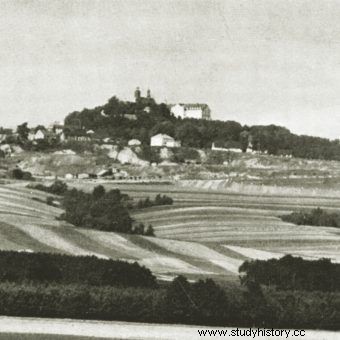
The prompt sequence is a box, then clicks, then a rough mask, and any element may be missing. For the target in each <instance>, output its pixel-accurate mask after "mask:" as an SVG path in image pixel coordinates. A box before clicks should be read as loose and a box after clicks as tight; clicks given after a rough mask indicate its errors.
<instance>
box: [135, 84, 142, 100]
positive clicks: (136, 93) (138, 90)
mask: <svg viewBox="0 0 340 340" xmlns="http://www.w3.org/2000/svg"><path fill="white" fill-rule="evenodd" d="M140 98H141V93H140V89H139V87H137V88H136V91H135V102H136V103H137V102H139V101H140Z"/></svg>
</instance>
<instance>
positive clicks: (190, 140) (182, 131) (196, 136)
mask: <svg viewBox="0 0 340 340" xmlns="http://www.w3.org/2000/svg"><path fill="white" fill-rule="evenodd" d="M175 136H176V139H179V140H180V141H181V142H182V145H183V146H189V147H195V146H196V147H197V146H200V140H201V133H200V131H199V130H198V128H197V127H196V125H195V124H194V123H193V122H186V123H184V124H183V125H182V126H179V127H178V128H177V129H176V132H175Z"/></svg>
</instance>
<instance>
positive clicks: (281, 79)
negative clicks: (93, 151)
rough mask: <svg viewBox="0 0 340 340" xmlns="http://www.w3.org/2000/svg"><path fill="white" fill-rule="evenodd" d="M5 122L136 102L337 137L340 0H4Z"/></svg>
mask: <svg viewBox="0 0 340 340" xmlns="http://www.w3.org/2000/svg"><path fill="white" fill-rule="evenodd" d="M0 13H1V16H0V126H16V125H18V124H19V123H22V122H25V121H28V122H29V124H30V125H34V124H38V123H43V124H48V123H51V122H53V121H62V120H63V118H64V117H65V116H66V115H67V114H68V113H70V112H73V111H79V110H82V109H83V108H85V107H87V108H92V107H95V106H99V105H103V104H105V103H106V102H107V100H108V99H109V98H110V97H112V96H114V95H116V96H118V97H119V98H121V99H123V100H133V92H134V90H135V88H136V86H140V88H141V90H142V92H143V94H145V93H146V90H147V89H148V88H150V89H151V92H152V95H153V96H154V98H155V99H156V101H158V102H165V101H166V102H167V103H176V102H184V103H185V102H187V103H196V102H198V103H207V104H209V106H210V108H211V110H212V116H213V118H214V119H220V120H236V121H239V122H240V123H242V124H247V125H254V124H277V125H282V126H286V127H287V128H289V129H290V130H291V131H292V132H294V133H297V134H309V135H317V136H322V137H328V138H339V137H340V93H339V88H340V87H339V84H340V20H339V15H340V1H334V0H333V1H327V0H323V1H313V0H310V1H304V0H292V1H289V0H270V1H269V0H257V1H255V0H233V1H229V0H204V1H202V0H180V1H176V0H143V1H140V0H123V1H114V0H100V1H99V0H78V1H76V0H65V1H63V0H49V1H45V0H42V1H35V0H22V1H21V0H15V1H13V0H0Z"/></svg>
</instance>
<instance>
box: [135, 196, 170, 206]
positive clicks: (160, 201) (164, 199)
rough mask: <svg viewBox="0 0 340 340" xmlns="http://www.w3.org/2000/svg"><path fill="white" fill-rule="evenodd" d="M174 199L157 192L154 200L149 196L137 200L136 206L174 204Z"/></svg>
mask: <svg viewBox="0 0 340 340" xmlns="http://www.w3.org/2000/svg"><path fill="white" fill-rule="evenodd" d="M173 202H174V201H173V199H172V198H171V197H169V196H167V195H161V194H157V195H156V197H155V199H154V200H152V199H150V198H149V197H147V198H145V199H140V200H139V201H138V202H137V205H136V208H137V209H144V208H150V207H154V206H158V205H172V204H173Z"/></svg>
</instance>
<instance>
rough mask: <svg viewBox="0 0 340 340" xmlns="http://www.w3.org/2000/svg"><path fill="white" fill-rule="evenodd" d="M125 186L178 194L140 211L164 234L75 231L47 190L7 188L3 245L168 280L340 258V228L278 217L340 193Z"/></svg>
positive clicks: (2, 195) (139, 192) (1, 191)
mask: <svg viewBox="0 0 340 340" xmlns="http://www.w3.org/2000/svg"><path fill="white" fill-rule="evenodd" d="M111 187H112V186H111ZM87 188H88V189H90V188H91V186H90V185H87ZM120 189H121V190H122V191H123V192H126V193H128V194H129V195H131V196H132V197H134V198H139V197H146V196H149V197H154V196H155V195H156V194H157V193H162V194H169V195H170V196H171V197H173V198H174V200H175V202H174V205H173V206H163V207H153V208H149V209H143V210H138V211H134V215H133V217H134V218H135V219H136V220H138V221H142V222H144V223H146V224H149V223H151V224H152V225H153V226H154V228H155V231H156V236H157V237H143V236H136V235H124V234H117V233H108V232H101V231H95V230H89V229H82V228H75V227H74V226H72V225H69V224H68V223H66V222H63V221H58V220H57V219H56V217H57V216H59V215H60V214H61V212H62V210H60V209H58V208H55V207H51V206H48V205H47V204H45V203H43V202H39V201H37V199H40V200H42V201H43V200H45V199H46V194H44V193H42V192H39V191H35V190H29V189H26V188H22V187H19V186H13V185H7V186H4V185H2V186H0V249H6V250H16V251H43V252H58V253H65V254H72V255H93V256H97V257H100V258H113V259H122V260H126V261H138V262H139V263H140V264H142V265H145V266H146V267H148V268H150V269H151V270H152V271H153V272H154V273H155V274H156V275H157V276H158V277H160V278H163V279H170V278H172V277H174V276H175V275H178V274H184V275H187V276H188V277H191V276H192V277H197V276H211V277H215V276H219V277H225V278H229V279H232V278H233V277H234V278H235V279H236V278H237V276H236V275H237V273H238V267H239V266H240V264H241V263H242V262H243V261H244V260H246V259H252V258H254V259H255V258H258V259H267V258H271V257H280V256H283V255H284V254H287V253H291V254H295V255H300V256H303V257H306V258H319V257H329V258H331V259H332V260H333V261H336V262H340V246H339V244H340V242H339V241H340V230H336V229H334V228H326V227H311V226H310V227H309V226H306V227H301V226H295V225H292V224H288V223H284V222H282V221H281V219H280V218H279V217H278V216H279V215H280V214H283V213H287V212H289V211H292V210H294V209H298V208H300V207H317V206H323V207H327V208H330V209H333V210H337V209H340V199H337V198H321V199H317V198H313V197H305V198H289V197H256V196H246V195H243V196H242V195H228V194H222V193H216V192H210V191H193V192H189V191H182V190H180V189H176V188H174V187H172V186H161V187H158V186H157V187H152V186H150V185H145V186H142V185H138V186H135V187H131V186H127V187H124V186H123V187H121V188H120ZM34 198H35V199H34Z"/></svg>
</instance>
